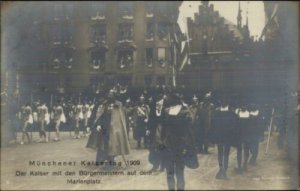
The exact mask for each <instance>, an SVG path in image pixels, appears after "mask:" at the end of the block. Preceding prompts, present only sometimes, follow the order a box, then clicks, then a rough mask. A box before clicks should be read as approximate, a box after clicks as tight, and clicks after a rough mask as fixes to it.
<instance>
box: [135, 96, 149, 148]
mask: <svg viewBox="0 0 300 191" xmlns="http://www.w3.org/2000/svg"><path fill="white" fill-rule="evenodd" d="M149 112H150V108H149V106H148V105H147V104H146V103H145V97H144V95H143V94H142V95H141V96H140V102H139V103H138V105H137V106H136V108H135V115H136V127H135V129H134V139H135V140H137V148H138V149H140V148H141V141H142V138H143V139H144V146H145V147H148V145H149V143H148V141H149V140H148V135H149V133H150V132H149V130H148V128H147V123H148V120H149Z"/></svg>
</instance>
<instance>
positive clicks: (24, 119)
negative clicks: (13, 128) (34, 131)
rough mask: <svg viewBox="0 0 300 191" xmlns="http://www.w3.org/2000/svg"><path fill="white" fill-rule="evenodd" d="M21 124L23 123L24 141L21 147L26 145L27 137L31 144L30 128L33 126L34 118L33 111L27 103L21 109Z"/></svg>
mask: <svg viewBox="0 0 300 191" xmlns="http://www.w3.org/2000/svg"><path fill="white" fill-rule="evenodd" d="M20 117H21V123H22V140H21V145H23V144H24V139H25V136H26V137H27V141H28V143H31V141H32V140H31V138H30V136H29V134H28V131H27V130H28V126H29V125H32V124H33V117H32V109H31V107H30V105H29V103H27V104H26V105H24V106H23V107H22V108H21V116H20Z"/></svg>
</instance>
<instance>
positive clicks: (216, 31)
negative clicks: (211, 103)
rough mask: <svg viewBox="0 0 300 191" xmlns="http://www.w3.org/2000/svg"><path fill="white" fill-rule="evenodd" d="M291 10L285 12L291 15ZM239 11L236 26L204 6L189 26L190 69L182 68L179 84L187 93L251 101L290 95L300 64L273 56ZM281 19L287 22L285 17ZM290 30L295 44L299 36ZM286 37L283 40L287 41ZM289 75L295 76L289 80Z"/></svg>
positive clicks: (211, 5) (275, 54)
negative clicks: (218, 94)
mask: <svg viewBox="0 0 300 191" xmlns="http://www.w3.org/2000/svg"><path fill="white" fill-rule="evenodd" d="M290 8H291V7H290ZM287 10H288V9H287ZM287 10H285V11H283V10H282V11H283V12H285V13H287ZM240 11H241V10H239V11H238V12H237V23H236V24H234V23H231V22H229V21H227V20H226V19H224V18H223V17H222V16H221V15H220V14H219V13H218V11H215V10H214V7H213V4H210V3H208V2H204V3H202V5H200V6H199V10H198V12H197V13H195V15H194V18H193V19H191V18H190V19H188V21H187V23H188V36H189V38H190V39H191V40H190V41H189V44H188V45H189V55H190V64H186V65H184V67H182V70H181V71H180V73H179V77H178V84H182V85H185V86H186V88H188V89H198V90H205V91H208V90H216V91H218V92H226V91H227V92H231V93H243V92H244V94H245V95H249V96H250V97H251V94H256V95H257V94H259V93H262V95H263V96H261V97H260V96H255V97H256V98H262V97H265V98H267V97H268V96H271V95H272V94H274V93H279V94H282V95H283V94H284V92H286V91H289V90H288V89H289V87H288V86H287V84H288V83H290V84H292V83H293V82H295V81H297V80H295V79H292V78H294V77H295V76H297V74H295V72H294V70H295V69H296V68H295V67H296V65H297V63H298V62H295V61H293V60H292V58H293V57H292V56H286V57H284V55H285V54H282V52H277V53H276V52H273V51H272V48H271V47H272V46H268V43H266V42H265V41H262V40H253V37H251V36H250V35H249V30H248V22H255V21H248V18H247V19H246V20H247V22H246V23H245V24H244V23H242V22H241V20H242V17H241V14H240ZM294 13H295V11H294ZM281 15H282V16H283V17H282V19H284V20H285V21H287V16H286V15H284V14H282V13H281ZM286 23H289V22H286ZM290 24H291V23H290ZM290 24H289V30H286V32H287V31H289V32H290V36H289V41H291V40H292V39H294V40H295V37H296V35H295V34H293V35H292V33H291V32H295V31H297V29H295V28H293V27H291V25H290ZM286 32H284V33H282V34H281V35H283V34H285V35H286V34H287V33H286ZM277 38H278V39H279V38H281V39H282V38H283V37H282V36H280V37H279V36H278V37H277ZM286 38H287V37H286ZM294 44H296V43H294ZM278 48H279V49H281V51H284V50H283V49H282V48H281V47H278ZM296 71H298V70H296ZM289 74H295V75H293V76H294V77H291V76H290V75H289ZM252 97H253V96H252Z"/></svg>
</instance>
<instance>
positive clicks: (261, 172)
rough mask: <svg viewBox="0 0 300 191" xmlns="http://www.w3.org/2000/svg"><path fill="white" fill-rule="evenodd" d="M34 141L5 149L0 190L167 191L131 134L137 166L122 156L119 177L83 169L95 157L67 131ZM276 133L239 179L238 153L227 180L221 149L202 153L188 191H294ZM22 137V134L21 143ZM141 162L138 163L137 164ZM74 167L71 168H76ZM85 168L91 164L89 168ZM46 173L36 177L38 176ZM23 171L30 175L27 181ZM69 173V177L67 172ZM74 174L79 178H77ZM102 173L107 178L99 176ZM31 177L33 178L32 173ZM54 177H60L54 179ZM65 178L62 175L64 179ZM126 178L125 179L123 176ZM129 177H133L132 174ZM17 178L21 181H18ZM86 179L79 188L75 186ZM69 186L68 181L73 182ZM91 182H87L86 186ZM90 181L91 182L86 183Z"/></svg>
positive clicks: (232, 158) (187, 176)
mask: <svg viewBox="0 0 300 191" xmlns="http://www.w3.org/2000/svg"><path fill="white" fill-rule="evenodd" d="M33 134H34V135H33V139H34V142H33V143H31V144H25V145H20V144H12V145H10V146H7V147H4V148H1V190H149V189H151V190H166V189H167V182H166V172H165V171H164V172H153V173H149V170H150V169H151V167H152V166H151V164H150V163H149V162H148V154H149V152H148V150H146V149H139V150H137V149H135V148H136V143H135V141H133V140H132V134H131V135H130V144H131V147H132V149H131V154H130V155H126V156H125V160H126V161H132V162H131V164H129V165H128V166H125V164H124V159H123V158H122V157H117V158H116V162H117V164H118V162H120V164H122V165H121V166H116V167H115V168H114V169H112V170H110V171H109V172H110V173H111V174H112V173H115V175H111V174H109V175H108V174H104V172H107V171H105V170H103V167H99V166H98V167H97V166H94V165H90V166H88V165H82V164H81V161H91V162H92V161H94V160H95V156H96V152H95V151H93V150H91V149H87V148H86V147H85V145H86V142H87V138H86V137H85V138H80V139H73V138H72V137H70V135H69V133H68V132H64V133H62V135H61V141H59V142H54V141H50V142H49V143H37V142H35V141H37V139H38V134H37V133H33ZM277 136H278V135H277V134H276V133H273V135H272V137H271V139H270V147H269V151H268V153H267V154H266V153H265V148H266V139H265V141H264V142H262V143H260V153H259V156H258V159H257V165H256V166H249V167H248V171H247V172H246V173H244V174H242V175H237V174H236V173H235V171H234V168H235V167H236V149H235V148H233V147H232V148H231V152H230V161H229V169H228V173H227V176H228V178H229V179H228V180H217V179H215V175H216V173H217V172H218V162H217V149H216V146H214V147H210V148H209V151H210V154H208V155H204V154H198V160H199V162H200V167H199V168H197V169H188V168H185V180H186V189H187V190H218V189H229V190H233V189H237V190H247V189H255V190H263V189H268V190H278V189H281V190H282V189H284V190H287V189H293V187H292V184H291V181H292V179H293V177H291V175H290V170H291V168H292V167H291V165H290V163H289V160H288V159H287V157H286V153H285V151H284V150H279V149H278V148H277V145H276V141H277ZM20 137H21V134H18V140H20ZM29 161H36V164H37V162H38V161H41V162H43V161H44V162H50V164H52V162H53V161H55V162H73V163H74V161H75V163H76V164H75V165H72V166H58V165H57V166H30V165H29ZM137 161H138V162H137ZM73 163H72V164H73ZM85 164H86V163H85ZM37 171H42V172H44V173H47V172H48V174H43V175H39V176H35V172H37ZM79 171H86V172H95V173H98V174H97V175H94V176H93V174H90V175H89V174H84V175H79ZM21 172H23V173H25V172H26V175H25V176H21V175H24V174H22V173H21ZM67 172H69V175H68V176H66V174H65V173H67ZM72 172H74V173H75V175H72ZM101 172H103V173H102V174H99V173H101ZM30 173H31V174H30ZM53 173H58V174H56V175H54V174H53ZM59 173H61V175H59ZM122 173H124V174H122ZM128 173H130V175H128ZM17 175H18V176H17ZM71 180H73V181H78V180H81V181H82V182H77V183H76V184H74V183H71V182H72V181H71ZM68 181H69V182H68ZM84 181H86V182H84ZM87 181H91V182H90V184H87V183H88V182H87Z"/></svg>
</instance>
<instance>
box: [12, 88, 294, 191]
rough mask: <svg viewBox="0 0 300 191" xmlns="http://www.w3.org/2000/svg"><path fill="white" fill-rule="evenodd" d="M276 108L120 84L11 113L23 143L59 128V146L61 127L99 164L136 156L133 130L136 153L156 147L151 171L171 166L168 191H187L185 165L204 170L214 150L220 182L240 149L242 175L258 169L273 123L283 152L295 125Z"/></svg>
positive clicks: (238, 169) (44, 137)
mask: <svg viewBox="0 0 300 191" xmlns="http://www.w3.org/2000/svg"><path fill="white" fill-rule="evenodd" d="M241 100H242V101H241ZM274 107H275V106H274V105H270V104H269V105H262V104H258V103H255V102H249V101H246V100H245V99H244V100H243V99H240V100H239V101H237V100H233V99H232V98H231V97H230V96H228V95H225V94H221V95H219V96H214V92H211V91H209V92H206V93H205V94H203V95H200V94H199V93H197V92H194V93H190V92H189V93H187V92H185V91H179V90H176V89H170V90H167V89H165V88H160V89H156V90H155V91H151V92H150V91H147V90H143V91H134V92H130V91H128V89H126V88H125V89H124V88H123V89H119V88H117V87H116V86H114V87H113V88H111V89H108V90H107V92H104V93H102V94H97V96H96V97H95V96H90V97H85V98H81V96H79V97H77V98H76V99H74V98H73V100H70V101H66V99H57V100H55V101H54V100H53V98H52V97H51V99H50V103H49V102H48V103H47V102H46V101H42V100H40V99H38V100H36V101H35V102H34V103H29V102H28V103H25V104H23V105H22V106H20V107H19V108H18V107H16V108H13V109H11V110H12V113H10V115H9V117H11V116H14V117H15V118H16V119H19V125H18V126H19V127H20V128H19V130H20V131H21V132H22V136H21V141H20V144H25V143H31V142H32V137H31V136H30V134H29V132H30V130H29V129H30V128H35V129H36V130H38V132H39V137H40V139H39V142H49V141H51V140H50V133H51V132H53V131H54V132H55V136H54V139H53V141H60V140H61V137H60V131H61V130H62V128H63V129H64V130H68V131H70V135H71V133H72V134H73V137H74V139H79V138H81V137H88V140H87V145H86V146H87V147H89V148H93V149H96V150H97V156H96V164H98V165H100V164H101V163H103V162H107V161H114V158H115V157H116V156H123V157H124V156H125V155H127V154H130V149H131V147H132V145H130V144H129V139H130V138H129V134H130V132H132V133H133V138H134V140H135V141H136V143H137V144H136V145H137V146H136V148H135V149H148V150H149V157H148V160H149V162H150V163H151V164H152V165H153V168H152V169H151V171H164V170H165V169H166V172H167V183H168V187H169V189H170V190H173V189H175V188H177V189H184V185H185V181H184V168H185V167H188V168H192V169H195V168H198V166H199V162H200V161H198V158H197V155H198V154H209V153H210V148H211V147H212V146H214V145H216V146H217V151H218V153H217V155H218V163H219V171H218V173H217V174H216V178H217V179H227V173H226V172H227V169H228V164H229V154H230V150H231V149H232V148H236V151H237V156H236V157H237V167H236V173H237V174H242V173H245V172H246V171H247V168H248V165H256V162H257V156H258V153H259V143H260V142H261V141H263V140H264V139H266V137H265V135H264V132H265V131H269V132H270V133H272V131H273V128H272V126H277V130H278V132H279V139H278V146H279V148H282V147H283V144H284V137H285V134H286V130H287V129H286V128H287V126H288V125H287V124H283V123H280V121H282V119H283V117H282V116H281V117H277V120H276V117H274V116H275V114H274ZM297 109H299V107H298V108H297ZM13 114H14V115H13ZM278 119H279V120H278ZM272 123H273V124H272ZM274 124H275V125H274ZM12 126H13V125H12ZM13 128H16V127H13ZM15 139H17V137H15ZM108 168H110V167H108ZM175 177H176V178H175ZM175 180H176V181H175Z"/></svg>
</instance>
